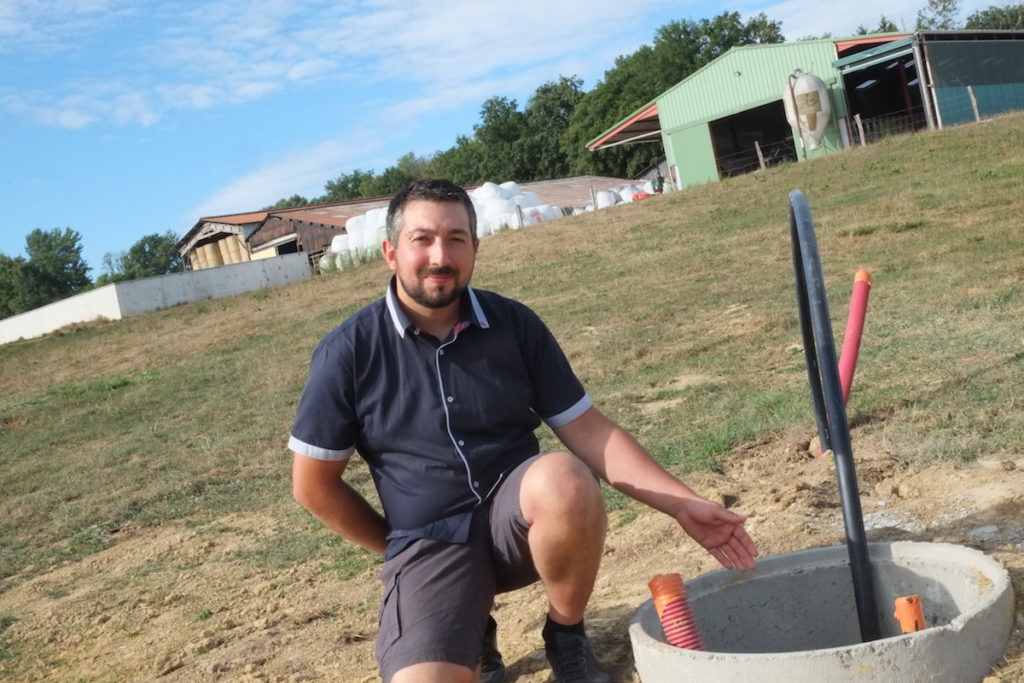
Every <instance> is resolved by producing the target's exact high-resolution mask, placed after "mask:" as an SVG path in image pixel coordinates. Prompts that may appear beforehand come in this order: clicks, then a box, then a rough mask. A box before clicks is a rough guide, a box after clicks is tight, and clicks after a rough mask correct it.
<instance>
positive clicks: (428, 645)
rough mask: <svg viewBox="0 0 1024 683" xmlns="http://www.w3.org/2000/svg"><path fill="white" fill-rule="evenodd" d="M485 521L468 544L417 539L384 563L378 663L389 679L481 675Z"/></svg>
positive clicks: (391, 682) (487, 569) (486, 583)
mask: <svg viewBox="0 0 1024 683" xmlns="http://www.w3.org/2000/svg"><path fill="white" fill-rule="evenodd" d="M488 535H489V532H488V526H487V519H486V518H485V517H484V518H482V519H481V520H480V521H478V522H474V524H473V528H472V530H471V532H470V539H469V542H468V543H464V544H462V543H445V542H442V541H434V540H430V539H420V540H417V541H414V542H413V543H412V544H410V545H409V546H408V547H407V548H405V549H404V550H402V551H401V552H400V553H398V555H396V556H395V557H392V558H391V559H389V560H387V561H386V562H385V563H384V569H383V571H382V572H381V580H382V582H383V584H384V600H383V601H382V603H381V610H380V625H379V629H378V635H377V648H376V654H377V662H378V666H379V668H380V674H381V678H382V679H383V680H384V681H385V683H408V682H409V681H415V682H417V683H418V682H420V681H425V682H427V683H448V682H449V681H454V682H456V683H463V682H465V683H470V682H471V681H475V680H477V675H478V669H479V663H480V651H481V645H482V638H483V634H484V631H485V628H486V625H487V617H488V614H489V613H490V609H491V606H492V604H493V601H494V570H493V568H494V564H493V560H492V559H491V547H490V542H489V538H488Z"/></svg>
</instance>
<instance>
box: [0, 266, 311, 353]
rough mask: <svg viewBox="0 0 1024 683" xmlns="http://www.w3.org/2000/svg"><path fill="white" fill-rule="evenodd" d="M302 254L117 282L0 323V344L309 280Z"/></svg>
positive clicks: (308, 270) (307, 269)
mask: <svg viewBox="0 0 1024 683" xmlns="http://www.w3.org/2000/svg"><path fill="white" fill-rule="evenodd" d="M310 275H311V273H310V269H309V262H308V261H307V260H306V255H305V254H304V253H301V252H300V253H297V254H286V255H284V256H277V257H274V258H268V259H260V260H259V261H252V262H249V263H235V264H231V265H226V266H218V267H216V268H206V269H204V270H193V271H186V272H184V273H172V274H171V275H161V276H159V277H150V278H145V279H142V280H131V281H128V282H117V283H115V284H112V285H106V286H104V287H100V288H98V289H93V290H90V291H88V292H85V293H83V294H78V295H75V296H73V297H70V298H68V299H63V300H62V301H56V302H54V303H52V304H47V305H46V306H43V307H41V308H37V309H35V310H32V311H26V312H25V313H21V314H19V315H15V316H12V317H10V318H6V319H5V320H0V344H7V343H9V342H12V341H17V340H18V339H31V338H33V337H39V336H41V335H44V334H47V333H48V332H53V331H54V330H58V329H60V328H62V327H64V326H66V325H71V324H73V323H81V322H88V321H90V320H97V319H99V318H106V319H108V320H120V319H121V318H122V317H123V316H126V315H138V314H139V313H148V312H150V311H157V310H160V309H162V308H170V307H171V306H179V305H181V304H184V303H188V302H190V301H199V300H201V299H216V298H219V297H223V296H231V295H233V294H241V293H243V292H251V291H255V290H257V289H265V288H267V287H276V286H278V285H283V284H286V283H288V282H296V281H298V280H304V279H306V278H308V277H310Z"/></svg>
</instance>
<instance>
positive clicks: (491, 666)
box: [480, 617, 505, 683]
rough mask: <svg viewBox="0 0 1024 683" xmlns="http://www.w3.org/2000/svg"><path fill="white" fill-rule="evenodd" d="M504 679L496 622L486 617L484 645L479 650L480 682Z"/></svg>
mask: <svg viewBox="0 0 1024 683" xmlns="http://www.w3.org/2000/svg"><path fill="white" fill-rule="evenodd" d="M504 680H505V662H504V661H503V660H502V658H501V653H500V652H498V622H496V621H495V620H494V617H487V629H486V630H485V631H484V647H483V649H482V650H481V651H480V683H502V681H504Z"/></svg>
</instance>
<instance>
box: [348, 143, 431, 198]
mask: <svg viewBox="0 0 1024 683" xmlns="http://www.w3.org/2000/svg"><path fill="white" fill-rule="evenodd" d="M427 165H428V162H427V160H426V159H424V158H423V157H418V156H416V155H415V154H414V153H413V152H408V153H407V154H404V155H402V156H401V157H399V158H398V162H397V163H396V164H395V165H394V166H389V167H387V168H386V169H384V172H383V173H381V174H380V175H374V174H372V173H371V174H369V177H368V178H365V179H364V180H363V181H362V183H360V185H359V196H360V197H366V198H369V197H389V196H391V195H393V194H395V193H396V192H398V191H399V190H401V189H402V188H403V187H405V186H406V185H408V184H409V183H411V182H413V181H414V180H419V179H420V178H425V177H427V176H426V168H427Z"/></svg>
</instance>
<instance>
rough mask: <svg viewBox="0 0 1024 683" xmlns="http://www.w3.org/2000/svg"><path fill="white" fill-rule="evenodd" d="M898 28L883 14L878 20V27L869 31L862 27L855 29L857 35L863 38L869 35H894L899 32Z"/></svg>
mask: <svg viewBox="0 0 1024 683" xmlns="http://www.w3.org/2000/svg"><path fill="white" fill-rule="evenodd" d="M899 30H900V29H899V27H897V26H896V24H895V23H893V22H892V21H891V20H890V19H889V18H888V17H886V16H885V15H884V14H883V15H882V16H881V17H879V19H878V26H877V28H874V29H869V28H867V27H866V26H864V25H861V26H858V27H857V35H858V36H864V35H867V34H869V33H895V32H897V31H899Z"/></svg>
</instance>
